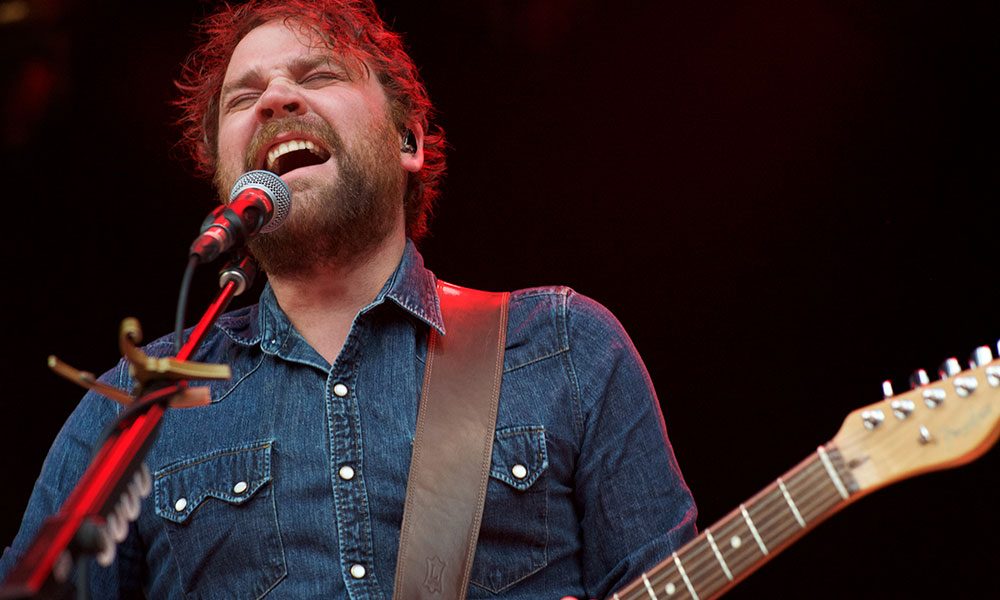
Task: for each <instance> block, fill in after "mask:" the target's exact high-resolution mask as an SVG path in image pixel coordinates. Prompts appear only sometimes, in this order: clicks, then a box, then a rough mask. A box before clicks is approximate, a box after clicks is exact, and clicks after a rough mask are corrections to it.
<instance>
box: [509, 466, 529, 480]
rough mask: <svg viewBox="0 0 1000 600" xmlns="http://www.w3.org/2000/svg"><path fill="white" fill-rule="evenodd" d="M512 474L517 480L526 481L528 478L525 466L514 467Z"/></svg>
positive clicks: (511, 470) (511, 469)
mask: <svg viewBox="0 0 1000 600" xmlns="http://www.w3.org/2000/svg"><path fill="white" fill-rule="evenodd" d="M510 473H511V475H513V476H514V477H515V478H517V479H524V478H525V477H527V476H528V468H527V467H525V466H524V465H514V466H513V467H511V468H510Z"/></svg>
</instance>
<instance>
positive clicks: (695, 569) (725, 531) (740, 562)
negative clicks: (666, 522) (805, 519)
mask: <svg viewBox="0 0 1000 600" xmlns="http://www.w3.org/2000/svg"><path fill="white" fill-rule="evenodd" d="M823 475H824V473H820V472H819V471H816V473H815V474H809V475H807V477H808V478H809V479H819V478H820V477H822V476H823ZM802 483H803V482H800V481H797V482H796V485H800V484H802ZM810 489H813V488H810ZM834 494H835V492H833V491H832V490H830V496H829V497H830V498H831V499H833V500H834V503H833V506H835V505H836V504H837V501H836V500H837V499H839V498H840V496H839V494H836V496H834ZM776 495H777V489H775V490H772V492H771V493H770V494H769V495H768V496H767V497H765V499H763V501H762V502H761V503H760V505H763V504H765V503H766V504H771V505H772V507H769V508H767V509H766V512H768V513H769V517H767V516H765V517H763V518H762V515H763V513H764V511H760V514H758V515H757V518H756V519H755V523H759V524H760V528H761V529H762V530H765V531H766V532H767V535H768V537H775V534H777V539H778V540H780V541H779V545H780V544H781V543H784V542H785V541H787V539H788V537H791V536H788V537H785V535H784V534H785V532H787V531H788V529H793V528H794V529H798V530H803V528H801V527H799V526H798V524H797V523H796V524H795V525H794V526H790V527H784V528H781V529H778V530H775V529H774V525H773V522H774V519H773V517H774V516H775V515H776V514H777V513H778V512H779V511H775V510H774V508H773V505H775V504H784V505H785V509H784V510H783V511H780V512H788V511H789V509H788V507H787V504H786V503H784V499H783V496H782V498H781V499H780V500H778V499H777V498H776V497H775V496H776ZM815 495H816V494H815V493H812V494H810V495H809V496H815ZM800 502H801V504H802V506H803V508H802V510H804V511H805V512H806V513H807V514H810V515H811V517H810V520H811V521H813V522H814V521H815V519H816V517H818V516H821V515H822V514H824V513H825V512H826V511H827V509H828V508H830V507H831V505H829V504H828V503H827V504H826V505H821V506H820V509H821V510H820V512H819V513H818V514H816V515H813V514H812V513H813V512H814V509H815V508H816V505H815V504H814V502H813V498H808V499H806V497H805V496H803V497H802V498H800ZM754 506H755V507H756V506H758V505H754ZM788 514H790V512H789V513H788ZM781 521H782V522H785V523H788V522H789V521H790V520H789V519H787V518H785V519H781ZM808 526H809V525H807V527H808ZM742 527H743V521H741V520H740V519H739V518H734V519H730V520H729V521H727V522H725V523H723V525H722V526H721V527H720V529H717V530H716V533H718V534H719V536H720V538H721V539H723V540H724V539H726V538H727V537H728V536H729V535H730V534H731V533H734V532H736V531H738V530H740V529H742ZM709 529H711V528H709ZM794 533H795V532H794V531H793V532H792V535H794ZM747 547H748V548H757V546H756V545H755V544H753V543H750V544H748V546H747ZM709 553H710V555H709ZM688 554H689V555H688V556H687V557H685V558H682V560H681V562H682V564H687V565H688V567H687V568H686V570H687V571H690V572H691V573H697V574H699V575H703V576H702V577H692V576H691V575H689V579H690V580H691V581H692V585H694V587H695V590H696V591H697V590H698V589H699V588H702V589H703V590H706V589H707V590H712V592H711V593H715V592H717V591H718V590H721V589H723V588H724V587H725V586H726V585H727V584H728V583H729V579H728V578H726V577H725V576H724V573H723V571H722V570H721V568H720V567H715V568H713V569H710V570H707V569H706V570H705V572H704V573H701V572H699V570H701V569H704V566H705V565H706V563H709V564H710V563H713V562H714V563H715V564H718V560H717V559H716V558H715V553H714V552H712V551H711V550H710V548H709V547H708V545H707V543H705V542H702V545H701V546H696V547H694V548H692V550H691V551H689V553H688ZM698 555H700V556H698ZM694 557H697V558H694ZM762 557H763V555H762V554H758V552H756V551H755V552H751V553H748V554H746V555H745V556H744V557H743V558H740V557H739V556H737V557H735V560H734V557H732V556H731V557H730V559H729V561H727V565H729V566H730V567H731V569H734V570H735V572H736V573H738V574H742V573H743V572H744V570H745V569H746V567H747V566H749V565H753V564H756V563H758V562H760V559H761V558H762ZM667 571H668V570H666V569H665V570H664V572H663V573H662V576H663V577H655V579H657V583H656V584H655V585H656V586H660V585H661V584H663V583H665V582H666V581H668V580H670V579H674V578H675V577H676V572H675V571H676V568H673V569H671V570H670V571H672V572H671V573H669V575H668V572H667ZM695 581H697V583H695ZM675 587H676V584H675Z"/></svg>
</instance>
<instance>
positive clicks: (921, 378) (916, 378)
mask: <svg viewBox="0 0 1000 600" xmlns="http://www.w3.org/2000/svg"><path fill="white" fill-rule="evenodd" d="M930 382H931V378H930V377H928V376H927V371H925V370H923V369H917V370H916V371H914V372H913V374H911V375H910V389H917V388H918V387H920V386H922V385H927V384H928V383H930Z"/></svg>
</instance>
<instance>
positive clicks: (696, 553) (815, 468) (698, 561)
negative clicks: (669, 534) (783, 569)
mask: <svg viewBox="0 0 1000 600" xmlns="http://www.w3.org/2000/svg"><path fill="white" fill-rule="evenodd" d="M814 460H815V459H814ZM809 480H818V481H820V482H826V483H827V485H829V484H830V482H829V478H828V475H827V473H826V471H825V470H824V469H823V468H822V465H820V463H819V462H818V461H815V462H809V463H806V464H805V465H804V466H803V468H801V469H799V471H798V472H795V473H793V474H792V477H790V478H789V485H799V484H802V483H811V481H809ZM772 486H774V484H772ZM772 486H769V487H772ZM774 487H776V486H774ZM807 489H808V490H810V492H809V493H808V494H803V495H802V496H800V500H799V504H800V505H801V506H802V507H803V510H808V509H809V508H811V506H812V500H813V498H814V496H815V495H816V492H817V491H822V490H817V488H816V487H815V486H812V485H809V486H808V487H807ZM764 491H765V492H766V491H767V488H765V490H764ZM776 491H777V489H775V490H772V491H770V492H769V493H767V494H764V493H763V492H761V494H762V495H763V498H762V499H760V500H758V502H757V503H755V504H753V505H752V508H755V507H764V506H767V505H768V504H772V505H777V506H779V507H781V508H780V510H781V511H782V512H788V505H787V504H786V503H785V502H784V500H783V499H781V500H780V501H776V500H775V498H774V496H775V492H776ZM830 492H831V493H833V492H834V490H832V489H831V490H830ZM831 498H832V499H837V498H839V495H836V494H834V495H833V496H831ZM826 504H827V503H824V505H826ZM835 504H836V502H835ZM826 508H829V506H828V505H827V506H826ZM734 512H735V511H734ZM774 512H775V511H774V509H771V508H765V509H763V512H761V514H760V515H758V517H757V521H758V522H760V521H761V516H762V515H764V518H766V519H768V521H770V520H771V518H772V517H773V514H774ZM731 516H733V517H734V518H731V519H729V520H728V521H727V522H723V523H722V528H721V529H717V532H718V533H720V535H723V536H724V537H726V536H728V534H729V532H727V531H725V530H726V529H729V530H730V532H731V531H732V530H734V529H738V528H739V525H740V524H743V525H745V523H743V522H742V520H741V519H738V518H735V515H731ZM786 521H787V519H786ZM717 525H718V523H717ZM733 525H736V526H737V527H736V528H734V527H733ZM710 530H711V528H709V529H708V530H706V531H710ZM782 541H783V540H782ZM752 556H753V560H752V561H751V562H750V563H749V564H754V563H756V562H759V560H760V558H761V557H760V556H758V555H757V553H753V555H752ZM737 559H738V557H737ZM684 560H685V562H686V563H687V564H688V565H689V569H688V570H690V571H692V573H694V572H695V571H699V574H700V575H705V573H701V572H700V569H701V567H703V566H704V565H705V564H706V562H708V561H714V562H716V564H718V560H717V559H716V558H715V555H714V553H712V552H710V551H707V550H704V549H702V548H700V547H694V548H692V549H691V550H690V551H689V552H688V553H687V556H685V559H684ZM740 563H741V564H748V563H746V561H740ZM708 575H709V577H711V578H712V579H710V580H707V581H705V580H704V578H700V579H698V580H697V583H698V586H699V587H705V584H708V585H709V586H711V585H713V584H715V585H718V587H717V588H715V589H721V588H722V587H723V586H724V585H725V584H726V583H728V580H727V581H722V580H721V579H720V578H719V577H718V576H717V575H715V570H713V571H712V572H711V573H709V574H708ZM669 579H670V577H663V580H664V581H667V580H669ZM692 580H694V577H693V576H692ZM656 585H657V587H658V586H659V585H660V584H659V583H657V584H656Z"/></svg>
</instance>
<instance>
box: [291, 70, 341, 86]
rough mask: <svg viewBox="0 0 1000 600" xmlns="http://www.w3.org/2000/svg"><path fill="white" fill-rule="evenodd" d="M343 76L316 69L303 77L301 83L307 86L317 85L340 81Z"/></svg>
mask: <svg viewBox="0 0 1000 600" xmlns="http://www.w3.org/2000/svg"><path fill="white" fill-rule="evenodd" d="M342 79H343V77H341V76H340V75H338V74H337V73H333V72H330V71H317V72H315V73H310V74H309V75H307V76H306V77H304V78H303V79H302V81H301V84H302V85H304V86H307V87H318V86H323V85H327V84H330V83H333V82H336V81H341V80H342Z"/></svg>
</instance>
